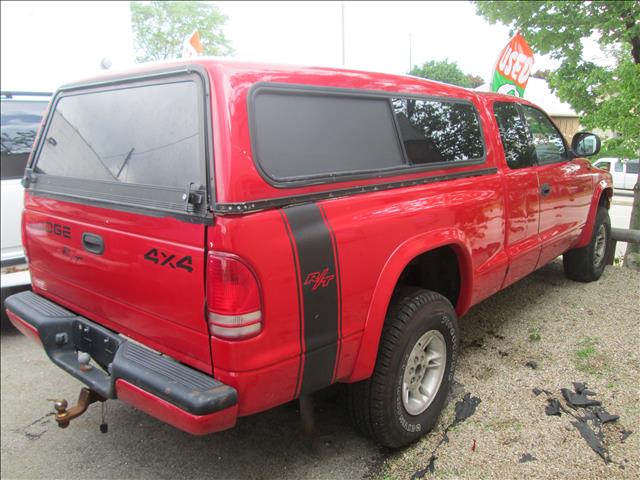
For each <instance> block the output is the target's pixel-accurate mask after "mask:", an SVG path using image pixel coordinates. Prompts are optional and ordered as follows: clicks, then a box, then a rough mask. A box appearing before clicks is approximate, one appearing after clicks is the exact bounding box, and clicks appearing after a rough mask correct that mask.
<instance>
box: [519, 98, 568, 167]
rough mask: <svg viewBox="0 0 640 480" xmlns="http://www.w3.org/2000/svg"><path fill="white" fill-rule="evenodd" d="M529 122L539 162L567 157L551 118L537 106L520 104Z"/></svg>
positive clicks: (560, 137) (554, 160)
mask: <svg viewBox="0 0 640 480" xmlns="http://www.w3.org/2000/svg"><path fill="white" fill-rule="evenodd" d="M521 108H522V110H523V112H524V117H525V119H526V120H527V123H528V124H529V130H530V132H531V137H532V140H533V146H534V152H535V156H536V158H537V161H538V163H539V164H541V165H544V164H547V163H556V162H562V161H564V160H567V159H568V156H567V149H566V147H565V145H564V140H563V139H562V135H561V134H560V132H559V131H558V129H557V128H556V127H555V126H554V125H553V123H551V120H549V119H548V118H547V116H546V115H545V114H544V113H542V112H541V111H540V110H538V109H537V108H533V107H529V106H528V105H521Z"/></svg>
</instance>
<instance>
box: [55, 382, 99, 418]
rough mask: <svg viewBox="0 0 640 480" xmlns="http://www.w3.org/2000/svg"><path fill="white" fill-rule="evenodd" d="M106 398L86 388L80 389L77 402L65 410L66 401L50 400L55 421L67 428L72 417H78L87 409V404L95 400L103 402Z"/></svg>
mask: <svg viewBox="0 0 640 480" xmlns="http://www.w3.org/2000/svg"><path fill="white" fill-rule="evenodd" d="M106 400H107V399H106V398H104V397H103V396H102V395H100V394H99V393H97V392H95V391H94V390H90V389H88V388H83V389H82V390H80V396H79V397H78V403H76V404H75V405H74V406H73V407H71V408H70V409H69V410H67V406H68V403H67V401H66V400H64V399H63V400H51V401H52V402H53V408H54V409H55V411H56V422H58V426H59V427H60V428H67V427H68V426H69V423H70V422H71V420H73V419H74V418H78V417H79V416H80V415H82V414H83V413H84V412H86V411H87V408H88V407H89V405H91V404H92V403H95V402H104V401H106Z"/></svg>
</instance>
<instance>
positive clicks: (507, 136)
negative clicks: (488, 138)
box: [493, 102, 534, 168]
mask: <svg viewBox="0 0 640 480" xmlns="http://www.w3.org/2000/svg"><path fill="white" fill-rule="evenodd" d="M493 114H494V115H495V117H496V121H497V122H498V128H499V129H500V139H501V140H502V147H503V149H504V156H505V158H506V160H507V165H509V168H523V167H530V166H531V165H533V164H534V160H533V156H532V155H531V143H530V142H529V134H528V132H527V125H526V124H525V123H524V121H523V120H522V117H521V116H520V113H519V112H518V107H517V106H516V104H515V103H501V102H500V103H495V104H494V105H493Z"/></svg>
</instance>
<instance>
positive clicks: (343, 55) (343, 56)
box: [340, 2, 345, 67]
mask: <svg viewBox="0 0 640 480" xmlns="http://www.w3.org/2000/svg"><path fill="white" fill-rule="evenodd" d="M340 10H341V13H342V15H341V17H342V66H343V67H344V64H345V53H344V2H340Z"/></svg>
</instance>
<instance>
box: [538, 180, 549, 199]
mask: <svg viewBox="0 0 640 480" xmlns="http://www.w3.org/2000/svg"><path fill="white" fill-rule="evenodd" d="M550 193H551V185H549V184H548V183H543V184H542V186H541V187H540V195H542V196H543V197H546V196H547V195H549V194H550Z"/></svg>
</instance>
